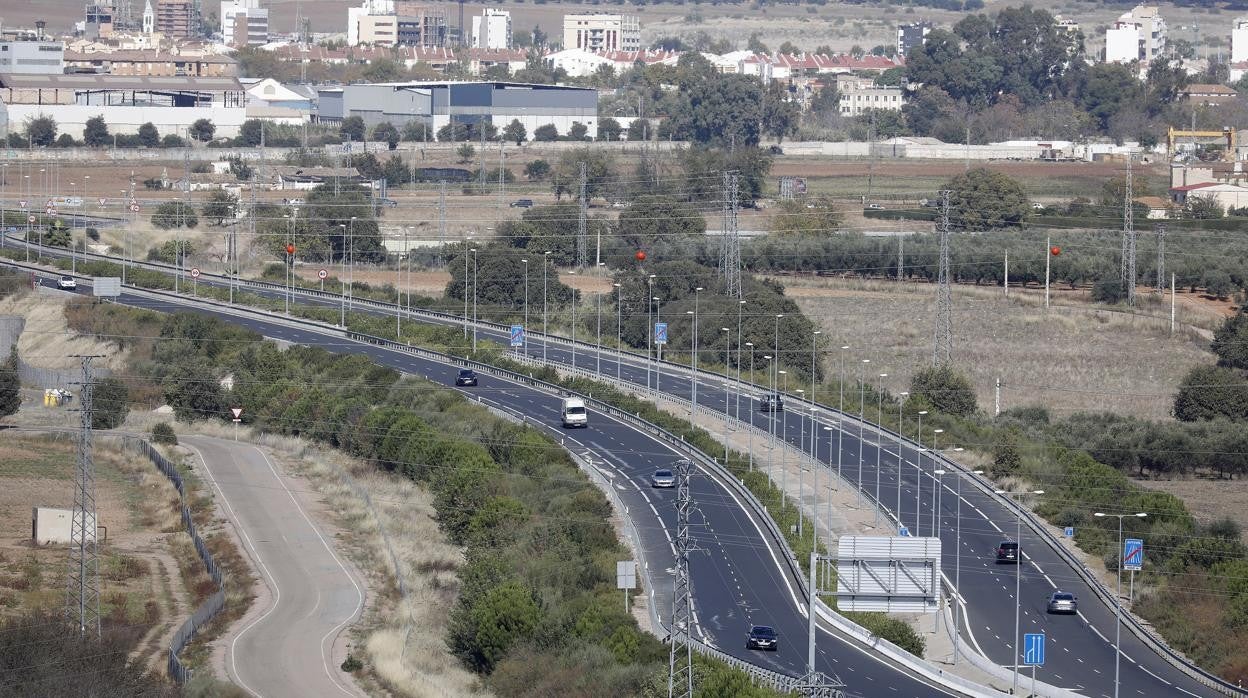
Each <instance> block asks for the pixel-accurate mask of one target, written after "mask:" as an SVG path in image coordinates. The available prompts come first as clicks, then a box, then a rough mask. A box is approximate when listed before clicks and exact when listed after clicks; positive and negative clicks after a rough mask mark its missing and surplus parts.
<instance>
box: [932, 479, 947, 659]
mask: <svg viewBox="0 0 1248 698" xmlns="http://www.w3.org/2000/svg"><path fill="white" fill-rule="evenodd" d="M944 474H945V469H944V468H933V469H932V475H933V476H935V477H934V479H935V481H936V505H935V506H936V508H937V509H939V508H940V491H941V485H942V479H941V476H942V475H944ZM933 530H934V531H935V536H934V537H935V538H936V539H937V540H940V520H939V519H937V521H936V524H935V528H934V529H933ZM940 601H941V597H940V596H937V597H936V619H935V620H934V621H932V634H935V633H936V631H937V630H938V629H940Z"/></svg>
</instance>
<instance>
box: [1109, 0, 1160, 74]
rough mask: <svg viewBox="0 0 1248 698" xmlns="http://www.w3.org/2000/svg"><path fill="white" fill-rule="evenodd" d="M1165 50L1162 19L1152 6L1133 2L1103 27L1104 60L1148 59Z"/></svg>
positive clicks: (1129, 60) (1126, 61)
mask: <svg viewBox="0 0 1248 698" xmlns="http://www.w3.org/2000/svg"><path fill="white" fill-rule="evenodd" d="M1165 50H1166V21H1165V20H1164V19H1162V17H1161V14H1160V13H1159V12H1158V11H1157V8H1156V7H1146V6H1144V5H1137V6H1136V7H1135V9H1133V10H1131V11H1130V12H1126V13H1124V14H1123V15H1122V16H1121V17H1119V18H1118V20H1117V21H1116V22H1114V25H1113V26H1112V27H1110V28H1109V29H1107V30H1105V62H1106V63H1131V62H1133V61H1143V62H1149V61H1152V60H1153V59H1155V58H1157V57H1158V56H1160V55H1161V54H1162V53H1163V52H1164V51H1165Z"/></svg>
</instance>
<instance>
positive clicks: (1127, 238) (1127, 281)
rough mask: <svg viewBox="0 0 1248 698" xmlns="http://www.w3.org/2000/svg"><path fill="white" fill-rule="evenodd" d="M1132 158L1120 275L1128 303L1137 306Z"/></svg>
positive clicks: (1124, 208) (1124, 205)
mask: <svg viewBox="0 0 1248 698" xmlns="http://www.w3.org/2000/svg"><path fill="white" fill-rule="evenodd" d="M1131 160H1132V158H1131V157H1130V156H1128V157H1127V181H1126V186H1125V187H1123V196H1122V259H1121V261H1120V265H1119V275H1120V277H1121V279H1122V292H1123V295H1124V296H1125V297H1126V299H1127V305H1129V306H1132V307H1134V306H1135V278H1136V277H1135V207H1134V206H1133V205H1132V201H1131V199H1132V198H1134V197H1133V196H1132V184H1133V182H1132V174H1131Z"/></svg>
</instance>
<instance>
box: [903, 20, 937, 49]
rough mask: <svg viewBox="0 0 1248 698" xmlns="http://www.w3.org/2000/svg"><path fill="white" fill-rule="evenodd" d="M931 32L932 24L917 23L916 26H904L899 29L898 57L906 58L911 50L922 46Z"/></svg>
mask: <svg viewBox="0 0 1248 698" xmlns="http://www.w3.org/2000/svg"><path fill="white" fill-rule="evenodd" d="M931 31H932V23H931V22H916V23H915V24H903V25H901V26H900V27H897V55H898V56H904V55H906V54H907V53H909V52H910V51H911V49H914V48H916V47H918V46H922V45H923V41H924V40H925V39H926V38H927V35H928V34H929V33H931Z"/></svg>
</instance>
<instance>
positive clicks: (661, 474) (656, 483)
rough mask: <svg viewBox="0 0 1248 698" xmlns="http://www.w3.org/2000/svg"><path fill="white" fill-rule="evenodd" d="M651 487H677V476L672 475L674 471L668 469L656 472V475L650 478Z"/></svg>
mask: <svg viewBox="0 0 1248 698" xmlns="http://www.w3.org/2000/svg"><path fill="white" fill-rule="evenodd" d="M650 486H651V487H675V486H676V476H675V475H673V474H672V471H670V470H667V469H663V470H656V471H654V474H653V475H651V476H650Z"/></svg>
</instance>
